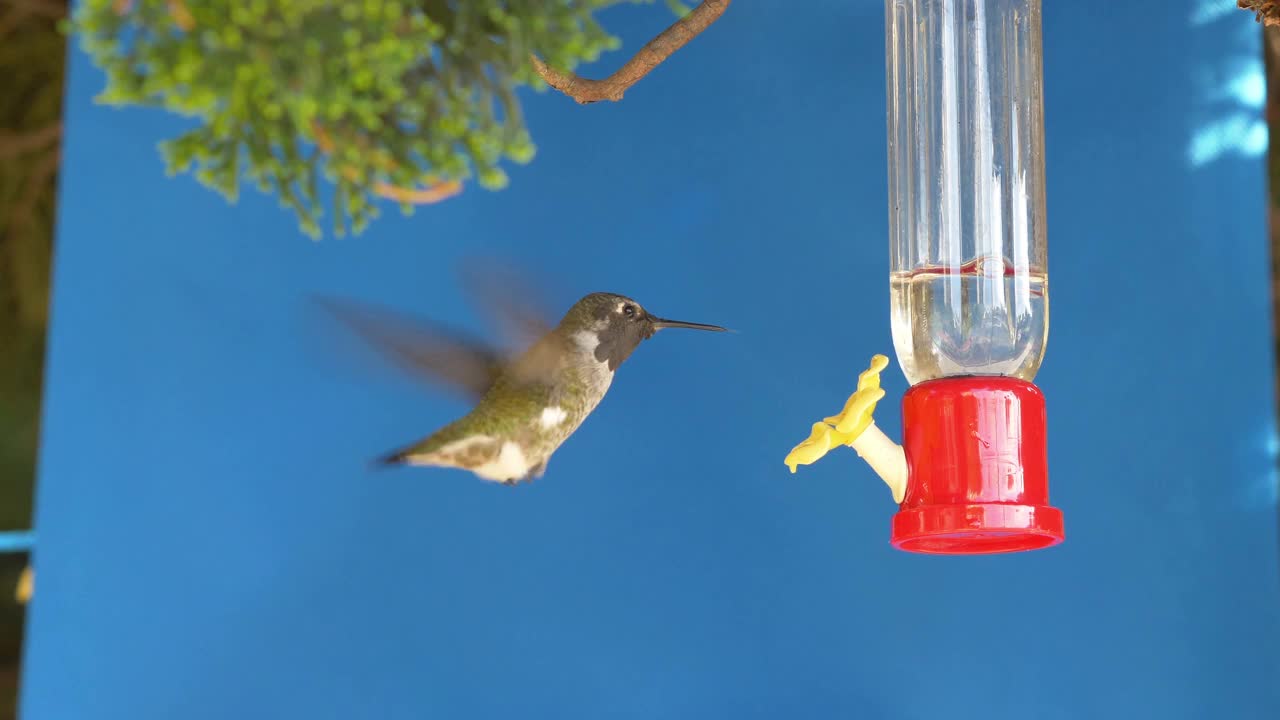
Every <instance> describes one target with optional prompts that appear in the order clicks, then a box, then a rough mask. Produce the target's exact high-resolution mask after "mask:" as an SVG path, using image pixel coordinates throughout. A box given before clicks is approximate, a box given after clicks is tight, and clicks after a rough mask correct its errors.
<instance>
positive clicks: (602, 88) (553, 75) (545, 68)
mask: <svg viewBox="0 0 1280 720" xmlns="http://www.w3.org/2000/svg"><path fill="white" fill-rule="evenodd" d="M729 2H730V0H703V1H702V3H700V4H699V5H698V7H696V8H694V9H693V10H691V11H690V12H689V14H688V15H685V16H684V17H682V18H680V19H679V20H677V21H675V23H673V24H672V25H671V27H669V28H667V29H666V30H663V31H662V32H661V33H659V34H658V36H657V37H655V38H654V39H652V40H650V41H649V42H648V43H646V44H645V46H644V47H642V48H640V50H639V51H637V52H636V54H635V55H634V56H632V58H631V59H630V60H628V61H627V62H626V64H625V65H623V66H622V67H620V68H618V70H617V72H615V73H613V74H612V75H610V76H609V77H607V78H604V79H603V80H589V79H587V78H581V77H578V76H577V75H574V74H573V73H566V72H562V71H560V70H556V69H555V68H553V67H551V66H550V65H547V64H546V63H545V62H543V61H542V59H541V58H539V57H538V56H537V55H534V56H533V57H532V61H533V67H534V69H535V70H537V71H538V74H539V75H541V76H542V79H543V80H545V81H546V83H547V84H548V85H550V86H551V87H553V88H555V89H556V90H559V91H560V92H562V93H564V94H565V95H568V96H569V97H571V98H573V99H574V100H576V101H578V103H580V104H582V105H586V104H588V103H593V102H599V101H601V100H610V101H614V102H616V101H618V100H621V99H622V95H623V93H625V92H626V91H627V90H628V89H629V88H630V87H631V86H632V85H635V84H636V83H637V82H639V81H640V78H642V77H644V76H645V75H648V74H649V71H651V70H653V69H654V68H655V67H657V66H658V65H659V64H661V63H662V61H664V60H666V59H667V58H669V57H671V54H672V53H674V52H675V51H677V50H679V49H680V48H682V47H684V45H685V43H687V42H689V41H690V40H692V39H693V38H695V37H697V36H698V34H699V33H701V32H702V31H703V30H706V29H707V28H709V27H711V24H712V23H714V22H715V21H716V20H719V19H720V16H721V15H723V14H724V11H725V10H727V9H728V8H729ZM1241 2H1244V0H1241Z"/></svg>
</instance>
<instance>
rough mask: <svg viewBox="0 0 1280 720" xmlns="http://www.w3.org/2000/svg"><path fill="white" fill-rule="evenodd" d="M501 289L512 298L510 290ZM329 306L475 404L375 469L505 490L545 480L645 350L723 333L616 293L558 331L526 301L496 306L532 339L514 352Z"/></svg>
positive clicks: (586, 303) (567, 319) (594, 300)
mask: <svg viewBox="0 0 1280 720" xmlns="http://www.w3.org/2000/svg"><path fill="white" fill-rule="evenodd" d="M505 291H506V292H507V293H508V294H510V293H511V292H512V291H513V290H512V287H511V286H510V284H508V285H507V286H506V288H505ZM491 295H492V294H491ZM325 304H326V305H328V306H329V309H330V311H331V312H333V313H334V314H336V315H338V316H339V317H340V319H343V320H344V321H345V322H346V324H348V325H349V326H351V327H353V328H354V329H356V330H357V331H358V332H359V333H360V334H362V335H364V336H365V339H366V340H368V341H371V342H372V344H374V345H376V346H379V347H381V349H383V350H384V351H389V354H390V355H392V356H393V357H394V358H396V359H397V360H398V361H399V363H400V364H402V365H404V366H407V367H408V369H410V370H412V371H415V372H417V373H418V374H422V373H424V372H425V374H426V375H428V376H430V377H432V378H434V379H436V380H438V381H439V380H443V381H444V382H445V383H447V384H448V385H450V386H452V387H454V388H455V389H461V390H463V391H465V393H466V394H467V395H468V397H469V398H470V399H471V400H472V401H473V402H475V405H474V407H473V408H472V409H471V411H470V412H468V413H467V414H465V415H463V416H462V417H460V418H458V419H457V420H454V421H453V422H451V423H449V424H447V425H445V426H444V427H441V428H440V429H438V430H436V431H435V432H433V433H431V434H430V435H427V436H426V437H424V438H422V439H421V440H418V441H417V442H414V443H412V444H410V445H407V446H404V447H401V448H398V449H396V450H394V451H391V452H388V453H386V454H385V455H383V456H381V457H379V458H377V460H376V461H375V464H376V465H379V466H383V467H385V466H400V465H409V466H420V467H422V466H425V467H446V468H459V469H464V470H468V471H470V472H471V473H473V474H474V475H475V476H477V477H479V478H481V479H484V480H488V481H492V482H497V483H502V484H504V485H516V484H519V483H522V482H528V481H531V480H534V479H537V478H541V477H542V476H543V474H544V473H545V472H546V469H547V463H548V462H549V461H550V459H551V456H552V455H553V454H555V452H556V450H558V449H559V448H560V446H561V445H562V444H563V443H564V442H565V440H567V439H568V438H569V436H570V435H572V434H573V433H574V431H575V430H577V429H578V427H580V426H581V425H582V423H583V421H585V420H586V419H587V416H589V415H590V414H591V413H592V411H594V410H595V409H596V407H597V406H598V405H599V404H600V401H601V400H603V399H604V396H605V394H606V393H608V391H609V387H610V386H611V385H612V384H613V378H614V375H615V373H616V372H617V370H618V368H619V367H620V366H621V365H622V363H623V362H625V361H626V360H627V358H629V357H631V354H632V352H634V351H635V349H636V348H637V347H639V345H640V343H642V342H644V341H645V340H648V339H649V338H651V337H653V336H654V334H656V333H657V332H658V331H659V330H664V329H668V328H686V329H691V330H704V331H713V332H724V331H726V330H727V328H723V327H720V326H719V325H707V324H704V323H694V322H686V321H683V320H669V319H666V318H662V317H658V316H657V315H654V314H653V313H651V312H649V311H648V310H647V309H645V308H644V307H643V306H642V305H640V303H638V302H636V301H635V300H633V299H631V298H629V297H627V296H625V295H619V294H616V293H606V292H596V293H591V294H588V295H586V296H584V297H582V298H581V299H579V300H578V301H577V302H576V303H574V304H573V306H572V307H570V308H569V310H568V312H566V313H565V314H564V316H563V318H561V320H560V321H559V323H558V324H556V325H555V326H554V327H551V326H550V324H549V323H546V322H545V321H543V320H542V319H541V318H540V317H539V316H538V315H537V313H535V312H533V311H531V310H530V309H529V304H528V303H523V302H518V301H517V302H509V303H506V304H504V305H500V306H498V307H494V306H493V305H492V304H491V307H490V309H491V310H495V309H496V310H498V313H499V315H501V316H502V318H503V319H504V320H505V321H506V324H507V326H508V328H507V329H508V331H511V330H514V331H515V332H516V334H517V335H523V336H524V337H525V338H526V339H529V340H531V342H530V344H529V345H528V346H527V348H526V349H524V350H523V351H522V352H518V353H509V352H503V351H502V350H500V349H498V348H496V347H493V346H491V345H489V344H487V343H484V342H481V341H477V340H474V339H471V338H469V337H467V336H465V335H464V334H462V333H459V332H457V331H456V330H452V329H449V328H444V327H442V326H439V325H432V324H429V323H425V322H423V321H421V320H417V321H411V322H406V320H408V319H407V318H405V317H403V316H400V317H392V316H389V315H388V314H387V313H385V312H382V313H380V312H376V311H370V310H369V309H368V308H365V309H363V310H362V309H359V308H355V307H354V306H352V305H350V304H346V305H345V306H344V305H341V304H337V303H334V302H333V301H328V302H326V303H325ZM395 326H398V327H395Z"/></svg>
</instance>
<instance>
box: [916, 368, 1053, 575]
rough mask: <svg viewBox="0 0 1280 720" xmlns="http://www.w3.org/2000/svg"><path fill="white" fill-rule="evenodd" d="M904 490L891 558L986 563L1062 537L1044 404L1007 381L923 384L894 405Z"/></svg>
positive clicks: (1035, 393)
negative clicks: (924, 556)
mask: <svg viewBox="0 0 1280 720" xmlns="http://www.w3.org/2000/svg"><path fill="white" fill-rule="evenodd" d="M902 438H903V440H902V444H903V448H904V449H905V450H906V455H907V491H906V495H905V497H904V498H903V500H902V505H901V506H900V507H899V510H898V513H897V514H896V515H894V518H893V528H892V533H891V542H892V543H893V546H894V547H896V548H898V549H899V550H905V551H907V552H916V553H930V554H935V555H986V554H991V553H1007V552H1018V551H1021V550H1038V549H1040V548H1046V547H1049V546H1052V545H1057V544H1058V543H1060V542H1062V541H1063V539H1064V538H1065V534H1064V532H1063V524H1062V511H1061V510H1058V509H1057V508H1055V507H1052V506H1050V505H1049V476H1048V469H1047V462H1046V446H1045V409H1044V395H1043V394H1041V392H1040V389H1039V388H1037V387H1036V386H1035V385H1032V384H1031V383H1029V382H1025V381H1022V380H1017V379H1015V378H1009V377H959V378H944V379H941V380H930V381H927V382H922V383H920V384H919V385H915V386H913V387H912V388H911V389H909V390H908V391H907V393H906V394H905V395H904V396H903V397H902Z"/></svg>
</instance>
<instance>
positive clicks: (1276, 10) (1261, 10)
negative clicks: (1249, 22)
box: [1236, 0, 1280, 25]
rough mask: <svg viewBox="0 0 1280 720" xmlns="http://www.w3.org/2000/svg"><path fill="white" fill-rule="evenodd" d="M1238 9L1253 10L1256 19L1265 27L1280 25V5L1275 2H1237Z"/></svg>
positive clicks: (1243, 0)
mask: <svg viewBox="0 0 1280 720" xmlns="http://www.w3.org/2000/svg"><path fill="white" fill-rule="evenodd" d="M1236 7H1239V8H1242V9H1244V10H1252V11H1253V14H1254V19H1255V20H1257V21H1258V22H1260V23H1263V24H1264V25H1280V3H1278V2H1274V0H1236Z"/></svg>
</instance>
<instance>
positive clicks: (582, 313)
mask: <svg viewBox="0 0 1280 720" xmlns="http://www.w3.org/2000/svg"><path fill="white" fill-rule="evenodd" d="M560 327H561V328H562V329H564V330H567V331H569V333H570V335H571V337H572V339H573V341H574V342H576V343H577V344H578V345H579V346H580V347H582V348H583V349H584V350H589V351H591V352H592V353H594V355H595V358H596V360H598V361H600V362H607V363H609V369H610V370H617V369H618V366H619V365H621V364H622V361H623V360H626V359H627V358H628V357H629V356H630V355H631V352H632V351H633V350H635V349H636V348H637V347H639V345H640V343H641V342H643V341H645V340H648V339H649V338H651V337H653V335H654V333H656V332H658V331H659V330H662V329H663V328H688V329H691V330H711V331H715V332H724V331H725V328H722V327H720V326H719V325H704V324H702V323H692V322H684V321H683V320H667V319H665V318H660V317H658V316H656V315H653V314H651V313H650V312H649V311H647V310H645V309H644V308H643V307H641V306H640V303H638V302H636V301H635V300H632V299H631V298H629V297H627V296H625V295H615V294H613V293H592V294H590V295H587V296H586V297H584V298H582V299H581V300H579V301H578V302H577V303H576V304H575V305H574V306H573V307H572V308H570V309H569V312H568V313H567V314H566V315H565V319H564V320H563V321H562V322H561V323H560Z"/></svg>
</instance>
